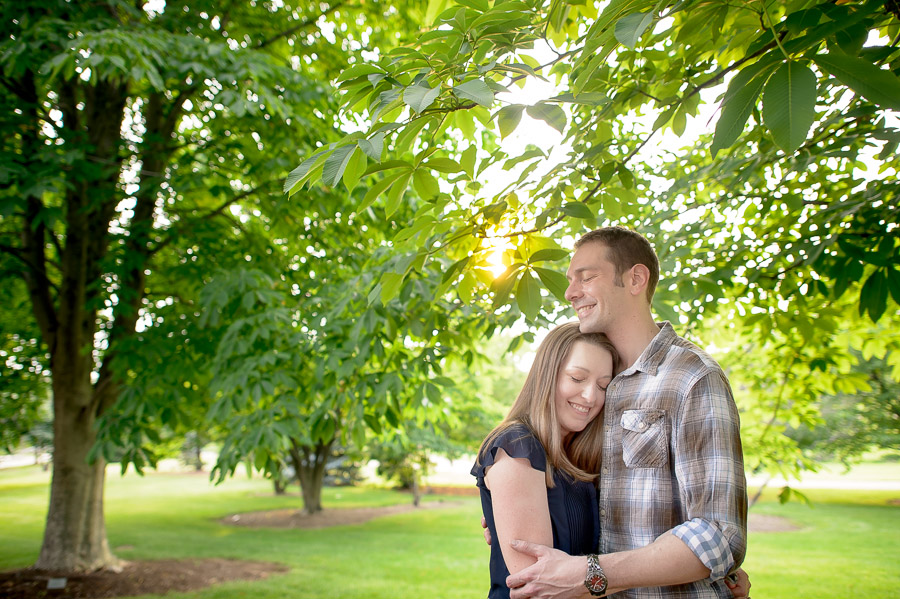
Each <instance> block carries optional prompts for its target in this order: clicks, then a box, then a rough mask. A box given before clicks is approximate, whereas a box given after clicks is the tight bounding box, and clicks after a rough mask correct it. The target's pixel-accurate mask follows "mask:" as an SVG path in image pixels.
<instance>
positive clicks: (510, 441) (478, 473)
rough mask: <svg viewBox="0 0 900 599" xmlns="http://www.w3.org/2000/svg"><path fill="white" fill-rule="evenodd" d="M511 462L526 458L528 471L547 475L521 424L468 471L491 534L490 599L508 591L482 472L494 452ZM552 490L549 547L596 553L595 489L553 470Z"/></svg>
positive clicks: (541, 454) (539, 450) (537, 445)
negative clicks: (537, 471) (508, 457)
mask: <svg viewBox="0 0 900 599" xmlns="http://www.w3.org/2000/svg"><path fill="white" fill-rule="evenodd" d="M500 447H502V448H503V450H504V451H505V452H506V453H507V454H508V455H510V456H511V457H514V458H526V459H527V460H528V461H529V462H531V467H532V468H534V469H535V470H540V471H541V472H546V471H547V453H546V452H545V451H544V447H543V446H542V445H541V442H540V441H538V439H537V437H535V436H534V434H533V433H532V432H531V430H530V429H529V428H528V427H526V426H525V425H524V424H517V425H514V426H511V427H510V428H508V429H507V430H505V431H503V432H502V433H501V434H500V435H498V436H497V438H495V439H494V440H493V441H492V443H491V445H490V446H489V447H486V448H485V451H484V454H483V455H482V456H481V463H480V464H479V463H476V464H475V466H473V467H472V476H474V477H475V478H476V479H477V482H476V484H477V486H478V489H479V491H480V492H481V509H482V511H483V512H484V519H485V520H486V521H487V526H488V530H490V531H491V538H492V539H493V540H494V542H493V543H492V544H491V563H490V570H491V590H490V591H489V592H488V597H489V598H490V599H501V598H502V599H508V598H509V588H508V587H507V586H506V577H507V576H509V569H508V568H507V567H506V562H504V561H503V554H502V553H501V552H500V547H499V543H497V527H496V525H495V524H494V508H493V503H492V501H491V492H490V491H489V490H488V488H487V487H486V486H485V485H484V471H485V469H486V468H488V467H489V466H492V465H493V464H494V459H495V457H496V454H497V449H498V448H500ZM553 480H554V482H555V483H556V486H555V487H553V488H552V489H547V503H548V505H549V506H550V523H551V524H552V526H553V547H555V548H556V549H559V550H561V551H565V552H566V553H568V554H569V555H586V554H588V553H596V552H597V542H598V539H599V537H600V516H599V514H598V513H597V489H596V487H595V486H594V484H593V483H585V482H579V481H575V480H572V479H571V478H569V477H568V476H567V475H566V474H564V473H562V472H560V471H558V470H554V473H553Z"/></svg>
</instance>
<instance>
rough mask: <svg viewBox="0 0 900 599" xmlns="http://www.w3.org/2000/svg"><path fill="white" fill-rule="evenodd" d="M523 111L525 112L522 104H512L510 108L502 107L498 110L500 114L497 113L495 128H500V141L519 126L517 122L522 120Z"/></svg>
mask: <svg viewBox="0 0 900 599" xmlns="http://www.w3.org/2000/svg"><path fill="white" fill-rule="evenodd" d="M523 110H525V106H523V105H522V104H512V105H511V106H504V107H503V108H501V109H500V112H498V113H497V126H498V127H499V128H500V139H503V138H505V137H506V136H507V135H509V134H510V133H512V132H513V131H515V130H516V127H518V126H519V121H521V120H522V111H523Z"/></svg>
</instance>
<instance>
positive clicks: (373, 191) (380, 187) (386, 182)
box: [356, 169, 411, 212]
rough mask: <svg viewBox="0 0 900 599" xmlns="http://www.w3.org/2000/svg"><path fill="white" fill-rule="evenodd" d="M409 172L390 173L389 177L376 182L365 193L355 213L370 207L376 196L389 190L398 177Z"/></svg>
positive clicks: (408, 170) (407, 170)
mask: <svg viewBox="0 0 900 599" xmlns="http://www.w3.org/2000/svg"><path fill="white" fill-rule="evenodd" d="M410 171H411V169H406V170H400V171H398V172H396V173H391V174H390V175H387V176H386V177H385V178H384V179H382V180H381V181H378V182H377V183H375V185H373V186H372V187H370V188H369V191H367V192H366V196H365V197H364V198H363V201H362V204H360V205H359V208H357V209H356V211H357V212H362V211H363V210H365V209H366V208H368V207H369V206H371V205H372V204H373V203H374V202H375V200H376V199H378V196H380V195H381V194H383V193H384V191H385V190H386V189H387V188H389V187H390V186H391V185H393V184H394V183H395V182H396V181H397V179H399V178H400V177H402V176H403V175H405V174H408V173H409V172H410Z"/></svg>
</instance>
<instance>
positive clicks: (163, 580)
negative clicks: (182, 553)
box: [0, 559, 290, 599]
mask: <svg viewBox="0 0 900 599" xmlns="http://www.w3.org/2000/svg"><path fill="white" fill-rule="evenodd" d="M289 569H290V568H288V567H287V566H285V565H283V564H275V563H271V562H257V561H245V560H232V559H189V560H158V561H134V562H124V563H123V565H122V571H121V572H113V571H110V570H100V571H98V572H92V573H90V574H78V575H71V574H69V575H68V576H66V578H65V587H64V588H62V589H58V590H57V589H48V588H47V585H48V582H50V581H51V579H57V580H58V579H60V578H61V577H62V576H63V575H61V574H59V573H54V572H48V571H46V570H35V569H34V568H25V569H23V570H13V571H10V572H0V597H4V598H5V599H43V598H47V599H51V598H60V599H62V598H66V599H68V598H72V599H99V598H102V597H129V596H134V595H147V594H152V595H163V594H165V593H168V592H169V591H176V592H181V591H192V590H195V589H202V588H204V587H208V586H211V585H214V584H218V583H220V582H227V581H231V580H260V579H263V578H266V577H268V576H270V575H272V574H283V573H285V572H287V571H288V570H289Z"/></svg>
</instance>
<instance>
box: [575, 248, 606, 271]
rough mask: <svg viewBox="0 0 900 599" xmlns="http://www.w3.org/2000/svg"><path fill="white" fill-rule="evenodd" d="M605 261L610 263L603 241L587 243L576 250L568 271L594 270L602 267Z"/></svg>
mask: <svg viewBox="0 0 900 599" xmlns="http://www.w3.org/2000/svg"><path fill="white" fill-rule="evenodd" d="M604 263H609V259H608V258H607V257H606V246H605V245H603V244H601V243H586V244H584V245H583V246H581V247H580V248H578V249H577V250H575V253H574V254H573V255H572V260H571V262H570V263H569V268H568V270H567V271H566V272H567V273H569V274H574V273H578V272H581V271H583V270H593V269H597V268H600V267H602V266H603V264H604Z"/></svg>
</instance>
